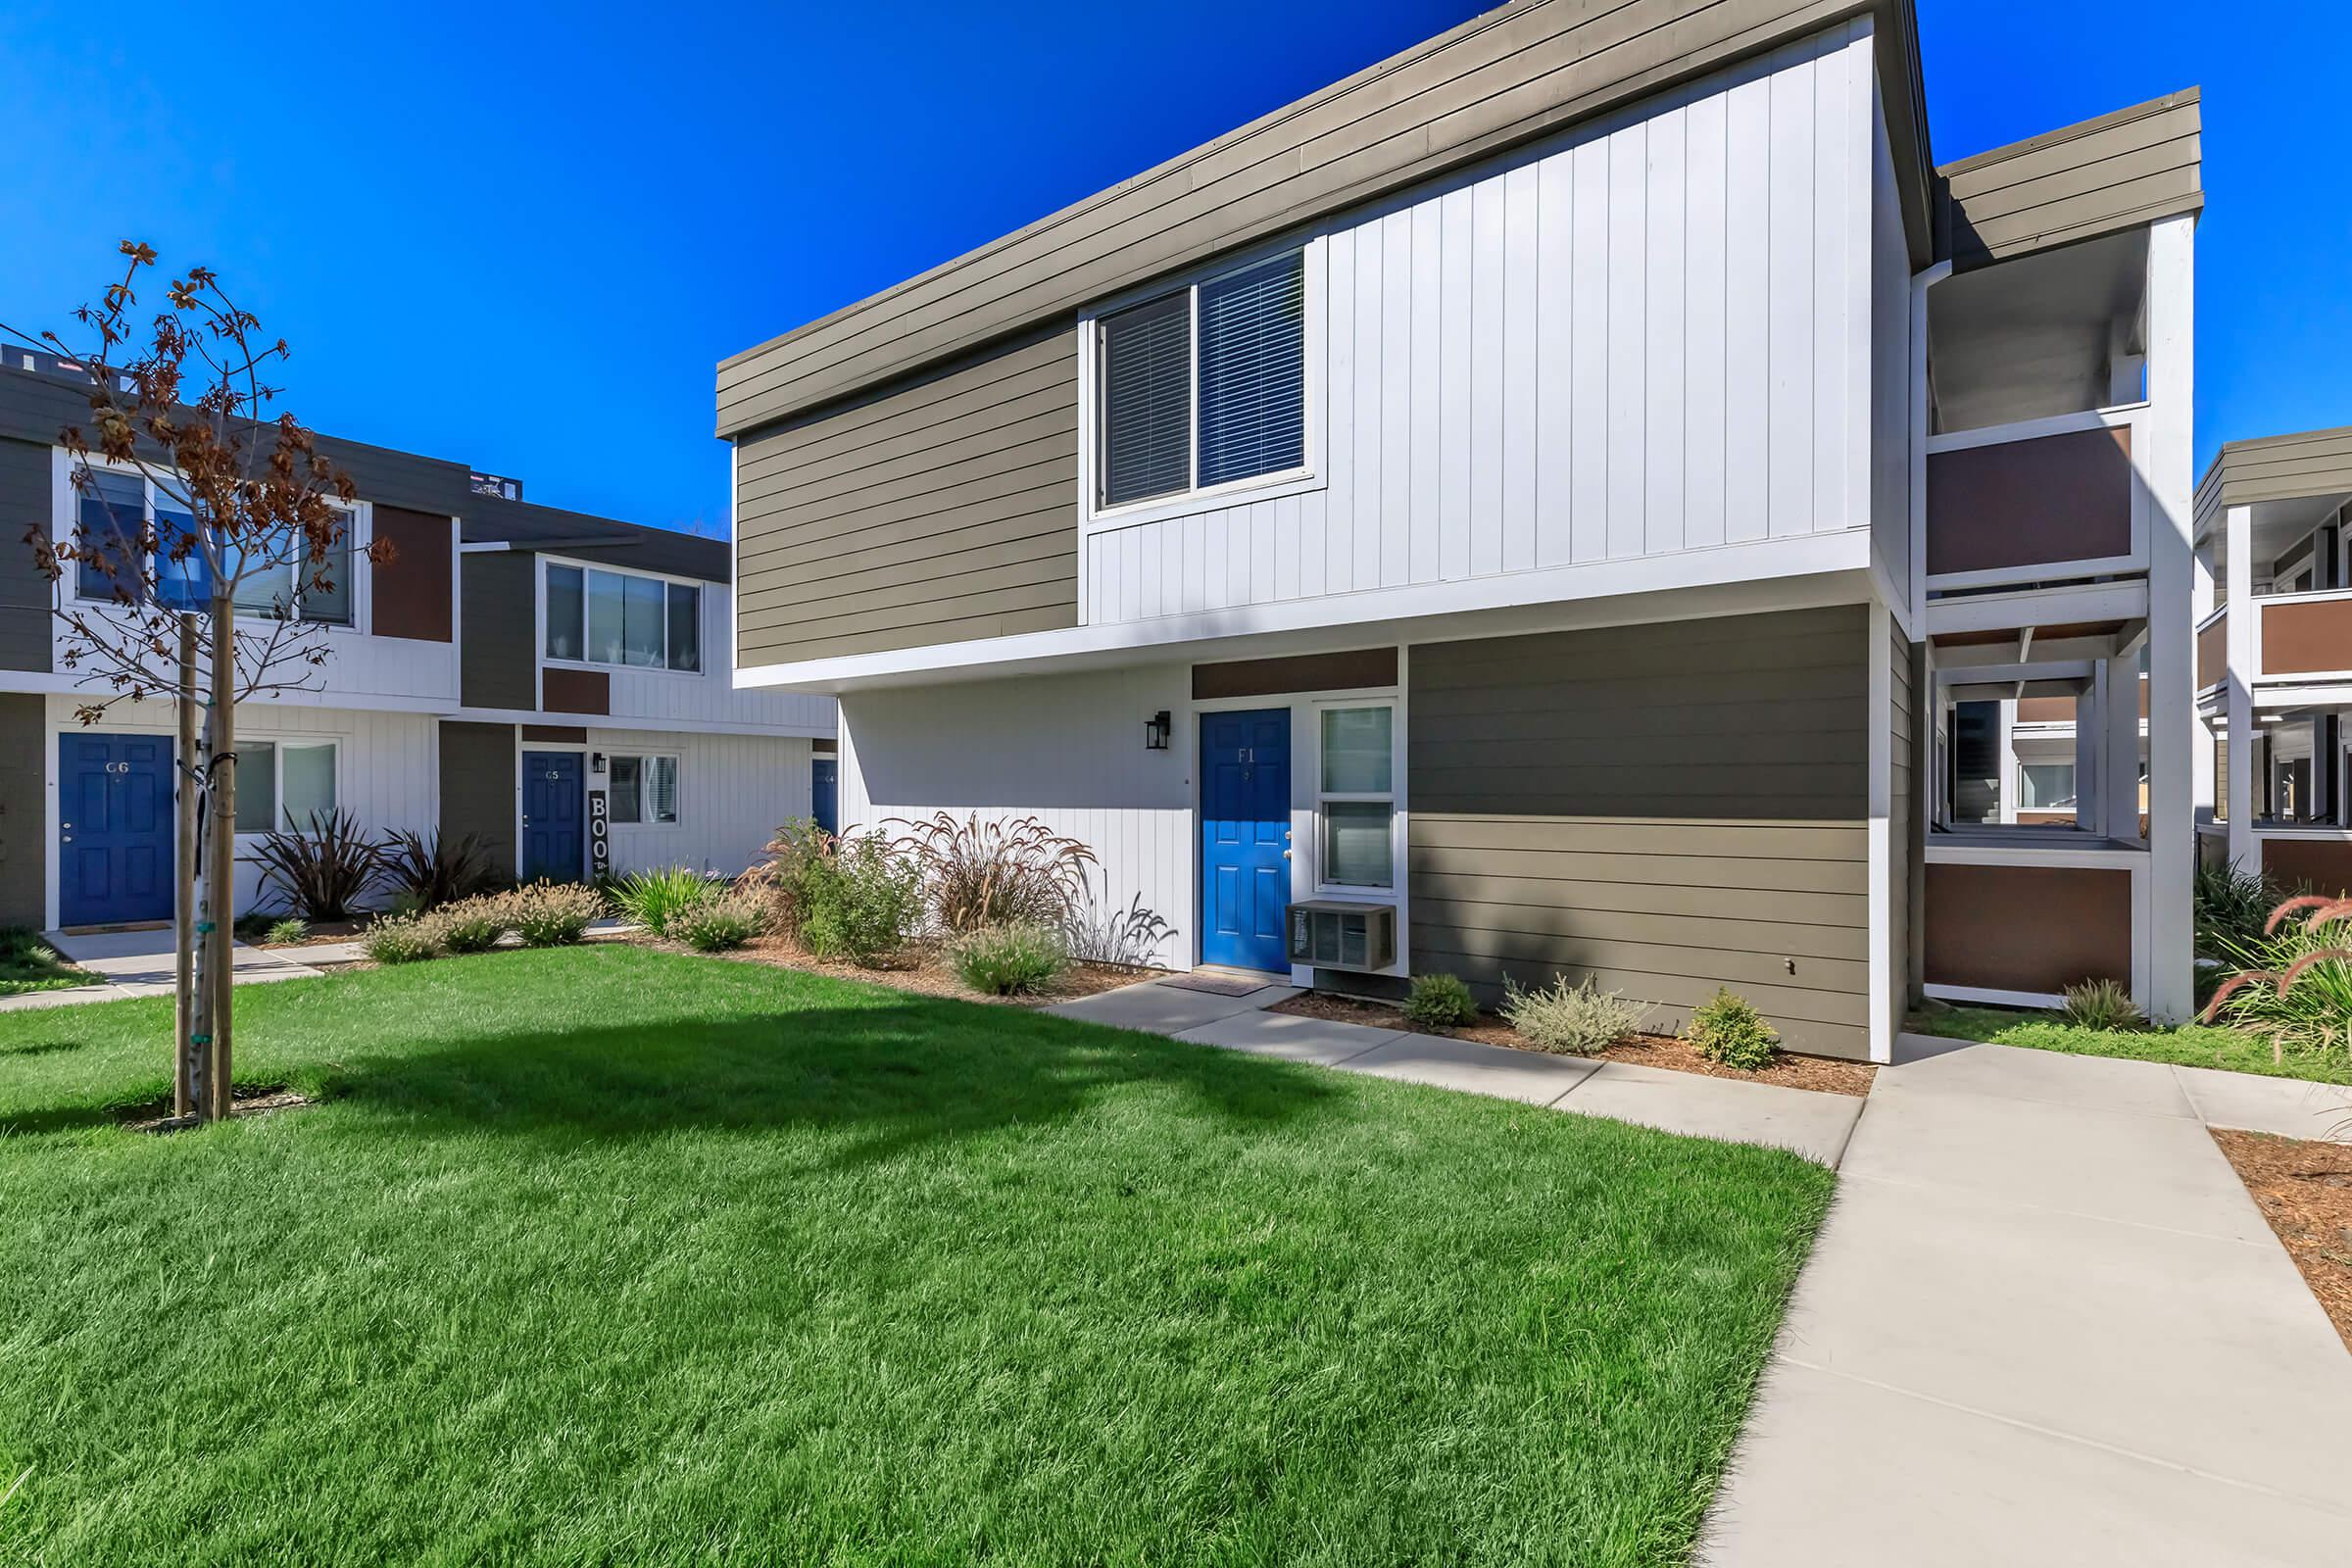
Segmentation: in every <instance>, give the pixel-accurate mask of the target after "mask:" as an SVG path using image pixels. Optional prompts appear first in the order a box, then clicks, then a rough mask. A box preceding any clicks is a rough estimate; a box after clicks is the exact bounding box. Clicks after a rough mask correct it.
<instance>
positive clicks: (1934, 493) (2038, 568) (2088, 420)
mask: <svg viewBox="0 0 2352 1568" xmlns="http://www.w3.org/2000/svg"><path fill="white" fill-rule="evenodd" d="M2146 417H2147V405H2145V404H2144V403H2143V404H2130V405H2125V406H2122V407H2117V408H2110V409H2097V410H2091V411H2088V412H2085V413H2080V414H2066V415H2057V416H2052V417H2046V418H2038V419H2027V420H2022V421H2019V422H2016V423H2011V424H1996V425H1988V426H1985V427H1983V428H1979V429H1974V430H1961V431H1955V432H1952V433H1950V434H1945V435H1936V436H1931V437H1929V439H1928V458H1927V586H1928V590H1929V591H1930V592H1931V593H1934V592H1941V591H1948V590H1952V589H1981V588H1990V587H2001V586H2015V585H2021V584H2026V583H2034V582H2047V581H2051V580H2054V579H2060V578H2082V577H2094V576H2110V575H2117V574H2128V573H2135V572H2141V571H2144V570H2146V569H2147V562H2148V494H2147V487H2146V486H2145V485H2144V484H2143V483H2141V482H2140V479H2139V475H2138V473H2137V471H2136V470H2135V469H2134V467H2133V466H2132V462H2131V454H2132V452H2133V450H2134V446H2135V444H2137V445H2139V446H2142V447H2144V440H2142V439H2141V437H2142V430H2141V425H2142V421H2144V419H2145V418H2146Z"/></svg>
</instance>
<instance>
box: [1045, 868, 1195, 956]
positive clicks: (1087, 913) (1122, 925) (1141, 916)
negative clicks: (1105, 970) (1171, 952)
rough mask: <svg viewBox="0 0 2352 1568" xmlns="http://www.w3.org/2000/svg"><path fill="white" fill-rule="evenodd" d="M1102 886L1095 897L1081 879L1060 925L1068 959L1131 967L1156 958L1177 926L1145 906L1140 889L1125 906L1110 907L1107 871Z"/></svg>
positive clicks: (1093, 891) (1092, 887)
mask: <svg viewBox="0 0 2352 1568" xmlns="http://www.w3.org/2000/svg"><path fill="white" fill-rule="evenodd" d="M1109 891H1110V878H1109V876H1108V874H1107V873H1105V874H1104V876H1103V897H1101V898H1098V897H1096V894H1095V889H1094V884H1093V883H1092V882H1088V881H1084V880H1082V881H1081V883H1080V890H1079V898H1078V902H1077V903H1075V904H1073V905H1072V906H1071V907H1070V914H1069V918H1068V920H1067V921H1065V922H1064V923H1063V925H1062V938H1063V945H1064V946H1065V947H1066V948H1067V949H1068V950H1069V955H1070V958H1071V960H1072V961H1073V962H1077V963H1115V964H1124V965H1127V966H1128V967H1130V968H1134V967H1140V966H1142V965H1144V964H1148V963H1150V962H1152V960H1153V959H1155V958H1157V957H1158V956H1159V954H1160V949H1161V947H1162V946H1163V945H1164V944H1165V943H1166V942H1167V940H1168V938H1169V937H1170V936H1171V935H1173V934H1174V933H1175V930H1176V927H1175V926H1174V925H1173V924H1171V923H1170V922H1169V920H1168V918H1167V917H1166V916H1165V915H1162V914H1160V913H1158V912H1157V911H1155V910H1152V909H1148V908H1146V907H1144V896H1143V895H1142V894H1141V893H1138V894H1137V895H1135V897H1133V898H1131V899H1129V900H1128V901H1127V907H1125V908H1114V907H1111V906H1110V905H1109V903H1108V902H1107V900H1108V897H1109Z"/></svg>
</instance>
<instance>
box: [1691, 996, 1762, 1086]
mask: <svg viewBox="0 0 2352 1568" xmlns="http://www.w3.org/2000/svg"><path fill="white" fill-rule="evenodd" d="M1684 1038H1686V1039H1688V1040H1689V1041H1690V1042H1691V1045H1692V1046H1694V1047H1696V1048H1697V1050H1698V1054H1700V1055H1702V1056H1704V1057H1706V1058H1707V1059H1708V1060H1709V1061H1712V1062H1719V1063H1721V1064H1722V1065H1723V1066H1726V1067H1737V1068H1739V1069H1740V1071H1742V1072H1761V1071H1763V1070H1764V1069H1765V1068H1767V1067H1769V1066H1771V1065H1772V1058H1773V1054H1774V1053H1776V1052H1778V1051H1779V1050H1780V1048H1781V1033H1780V1031H1779V1030H1777V1029H1775V1028H1773V1026H1772V1025H1770V1024H1768V1023H1766V1022H1765V1021H1764V1016H1763V1014H1761V1013H1759V1012H1758V1011H1756V1009H1755V1008H1754V1007H1753V1006H1752V1005H1749V1004H1748V1002H1747V1001H1746V1000H1745V999H1744V998H1740V997H1736V996H1734V995H1732V993H1730V992H1729V991H1723V990H1718V991H1717V992H1716V993H1715V1000H1714V1001H1712V1002H1710V1003H1708V1004H1707V1005H1704V1006H1702V1007H1700V1008H1698V1009H1697V1010H1696V1011H1694V1012H1692V1013H1691V1029H1690V1032H1689V1033H1688V1034H1687V1035H1686V1036H1685V1037H1684Z"/></svg>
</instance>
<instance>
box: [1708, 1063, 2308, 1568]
mask: <svg viewBox="0 0 2352 1568" xmlns="http://www.w3.org/2000/svg"><path fill="white" fill-rule="evenodd" d="M1904 1047H1905V1050H1904V1053H1903V1057H1904V1059H1902V1060H1901V1061H1900V1062H1898V1064H1897V1065H1895V1066H1892V1067H1888V1068H1885V1069H1882V1070H1881V1072H1880V1073H1879V1077H1878V1082H1877V1085H1876V1086H1875V1087H1874V1088H1873V1090H1872V1092H1871V1097H1870V1101H1869V1104H1868V1108H1867V1109H1866V1110H1865V1111H1864V1113H1863V1116H1862V1120H1861V1125H1860V1126H1859V1127H1858V1128H1857V1129H1856V1130H1855V1133H1854V1137H1853V1140H1852V1142H1851V1143H1850V1144H1849V1146H1848V1147H1847V1149H1846V1152H1845V1158H1844V1161H1843V1164H1842V1165H1841V1166H1840V1169H1839V1174H1840V1177H1841V1180H1840V1181H1839V1184H1838V1200H1837V1204H1836V1207H1835V1208H1834V1209H1833V1211H1832V1213H1831V1216H1830V1220H1829V1223H1828V1225H1827V1226H1825V1227H1824V1229H1823V1231H1822V1234H1821V1238H1820V1241H1819V1242H1818V1243H1817V1245H1816V1246H1815V1248H1814V1251H1813V1256H1812V1259H1811V1261H1810V1262H1809V1263H1808V1264H1807V1265H1806V1268H1805V1271H1804V1275H1803V1277H1802V1278H1801V1279H1800V1280H1799V1282H1798V1285H1797V1290H1796V1296H1795V1299H1794V1300H1793V1301H1792V1302H1791V1304H1790V1308H1789V1319H1788V1322H1787V1323H1786V1325H1785V1326H1784V1327H1783V1330H1782V1334H1781V1340H1780V1345H1779V1347H1778V1349H1777V1351H1776V1354H1775V1358H1774V1363H1773V1366H1772V1368H1771V1370H1770V1371H1769V1373H1768V1374H1767V1377H1766V1382H1765V1387H1764V1390H1763V1393H1762V1394H1761V1396H1760V1397H1759V1398H1758V1401H1757V1404H1756V1407H1755V1409H1754V1411H1753V1412H1752V1413H1751V1415H1750V1417H1749V1421H1748V1426H1747V1429H1746V1431H1745V1433H1744V1434H1743V1435H1742V1438H1741V1441H1740V1447H1739V1450H1738V1452H1737V1453H1736V1455H1735V1456H1734V1459H1733V1465H1732V1471H1731V1476H1730V1479H1729V1480H1728V1481H1727V1482H1726V1484H1725V1487H1724V1490H1723V1491H1722V1493H1721V1494H1720V1495H1718V1496H1717V1499H1716V1503H1715V1508H1714V1511H1713V1513H1712V1515H1711V1516H1710V1520H1709V1528H1708V1534H1707V1537H1706V1540H1707V1547H1706V1549H1705V1552H1704V1554H1703V1556H1702V1560H1703V1561H1706V1562H1709V1563H1717V1564H1726V1565H1731V1564H1737V1565H1740V1568H1751V1565H1775V1564H1789V1565H1798V1564H1801V1565H1803V1568H1838V1565H1840V1564H1855V1565H1861V1564H1869V1565H1872V1568H1878V1565H1883V1564H1887V1563H1902V1564H1905V1565H1910V1568H1921V1565H1934V1564H1955V1565H1957V1564H1982V1563H1988V1562H2016V1563H2088V1562H2099V1563H2106V1562H2115V1563H2132V1564H2135V1565H2136V1564H2158V1563H2181V1564H2190V1563H2194V1564H2212V1563H2230V1564H2253V1563H2278V1564H2290V1563H2291V1564H2312V1563H2319V1562H2340V1561H2343V1560H2345V1555H2346V1550H2347V1548H2346V1543H2347V1541H2352V1355H2347V1354H2346V1353H2345V1350H2344V1347H2343V1344H2342V1342H2341V1341H2339V1340H2338V1339H2337V1337H2336V1335H2335V1331H2334V1329H2333V1328H2332V1327H2331V1326H2330V1325H2329V1324H2328V1322H2327V1317H2326V1315H2325V1314H2324V1313H2323V1312H2322V1311H2321V1310H2320V1306H2319V1303H2318V1302H2317V1301H2316V1300H2314V1299H2313V1298H2312V1295H2311V1292H2310V1290H2309V1289H2308V1288H2307V1287H2306V1286H2305V1285H2304V1283H2303V1280H2302V1278H2301V1276H2299V1275H2298V1274H2297V1273H2296V1272H2295V1268H2294V1265H2293V1264H2292V1263H2291V1262H2289V1261H2288V1259H2287V1255H2286V1252H2285V1250H2283V1249H2282V1248H2280V1247H2279V1245H2278V1240H2277V1239H2276V1238H2275V1237H2274V1236H2273V1235H2272V1233H2271V1230H2270V1227H2269V1225H2268V1224H2267V1223H2266V1222H2265V1221H2264V1219H2263V1217H2262V1215H2261V1213H2260V1212H2259V1211H2258V1210H2257V1209H2256V1208H2255V1206H2254V1203H2253V1201H2252V1200H2251V1199H2249V1198H2248V1197H2247V1195H2246V1192H2245V1189H2244V1187H2243V1186H2242V1185H2241V1184H2240V1183H2239V1181H2238V1179H2237V1177H2236V1175H2235V1173H2234V1172H2232V1171H2231V1169H2230V1168H2229V1162H2228V1161H2227V1160H2226V1159H2224V1158H2223V1157H2222V1154H2221V1152H2220V1151H2219V1150H2218V1149H2217V1148H2216V1147H2215V1146H2214V1143H2213V1139H2212V1137H2211V1134H2210V1133H2209V1132H2208V1130H2207V1128H2208V1122H2209V1119H2210V1120H2211V1121H2212V1122H2214V1123H2218V1124H2221V1125H2231V1124H2236V1123H2242V1122H2248V1121H2252V1122H2258V1123H2259V1122H2262V1121H2265V1120H2268V1121H2274V1122H2278V1123H2282V1124H2283V1125H2282V1126H2281V1127H2280V1128H2278V1130H2291V1131H2296V1132H2299V1133H2300V1134H2301V1135H2302V1136H2305V1137H2310V1136H2313V1135H2314V1132H2315V1130H2324V1126H2325V1121H2326V1118H2327V1117H2328V1116H2329V1114H2330V1113H2329V1112H2328V1111H2327V1108H2326V1105H2327V1093H2328V1092H2327V1091H2324V1090H2322V1091H2314V1090H2312V1089H2311V1087H2310V1086H2307V1085H2301V1084H2293V1085H2289V1084H2286V1083H2284V1082H2283V1081H2273V1080H2267V1079H2248V1078H2242V1077H2240V1076H2239V1075H2233V1074H2208V1073H2204V1072H2202V1071H2200V1070H2199V1069H2193V1068H2192V1069H2178V1068H2171V1067H2165V1066H2161V1065H2158V1064H2154V1063H2149V1062H2136V1061H2110V1060H2105V1059H2101V1058H2096V1057H2088V1056H2069V1055H2060V1054H2052V1053H2046V1052H2036V1051H2021V1050H2014V1049H2010V1048H2007V1047H2002V1046H1979V1045H1970V1044H1966V1043H1961V1042H1952V1041H1926V1040H1919V1039H1916V1038H1913V1037H1905V1040H1904ZM2214 1079H2226V1080H2229V1081H2228V1082H2227V1083H2222V1084H2216V1083H2214V1082H2213V1081H2212V1080H2214ZM2337 1119H2340V1117H2338V1118H2337Z"/></svg>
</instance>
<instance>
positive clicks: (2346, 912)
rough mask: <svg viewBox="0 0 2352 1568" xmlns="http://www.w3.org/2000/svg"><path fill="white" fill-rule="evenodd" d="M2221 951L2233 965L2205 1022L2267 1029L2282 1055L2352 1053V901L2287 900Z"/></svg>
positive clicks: (2273, 1046)
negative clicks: (2260, 926)
mask: <svg viewBox="0 0 2352 1568" xmlns="http://www.w3.org/2000/svg"><path fill="white" fill-rule="evenodd" d="M2221 957H2222V959H2223V961H2224V962H2225V963H2227V964H2228V965H2229V967H2230V968H2231V969H2232V970H2234V971H2235V972H2233V973H2232V974H2231V975H2230V976H2229V979H2227V980H2225V981H2223V982H2222V984H2221V987H2220V989H2218V990H2217V991H2215V992H2214V994H2213V999H2212V1000H2211V1001H2210V1002H2208V1003H2206V1005H2205V1011H2204V1014H2203V1016H2204V1018H2205V1021H2206V1022H2208V1023H2211V1022H2213V1021H2214V1020H2215V1019H2217V1018H2219V1019H2222V1020H2223V1021H2226V1022H2228V1023H2229V1024H2231V1025H2233V1026H2234V1027H2237V1028H2240V1029H2244V1030H2246V1031H2248V1032H2249V1033H2253V1034H2264V1035H2268V1036H2270V1038H2271V1056H2272V1059H2274V1060H2277V1061H2284V1060H2285V1059H2286V1056H2287V1054H2288V1053H2289V1052H2292V1053H2294V1054H2296V1055H2298V1056H2304V1055H2309V1056H2314V1057H2318V1058H2322V1059H2325V1058H2327V1057H2328V1056H2333V1055H2339V1054H2346V1053H2348V1052H2352V900H2339V899H2330V898H2327V897H2324V896H2321V895H2319V894H2305V895H2301V896H2298V897H2296V898H2292V899H2288V900H2285V901H2284V902H2283V903H2281V904H2280V905H2279V906H2278V907H2277V908H2275V909H2273V910H2272V911H2271V913H2270V917H2269V918H2268V919H2267V920H2265V921H2264V922H2263V929H2262V931H2261V932H2260V933H2259V934H2257V935H2256V936H2255V937H2253V938H2252V939H2250V940H2242V939H2235V938H2232V939H2229V940H2228V941H2226V942H2225V943H2224V944H2223V951H2222V954H2221Z"/></svg>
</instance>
